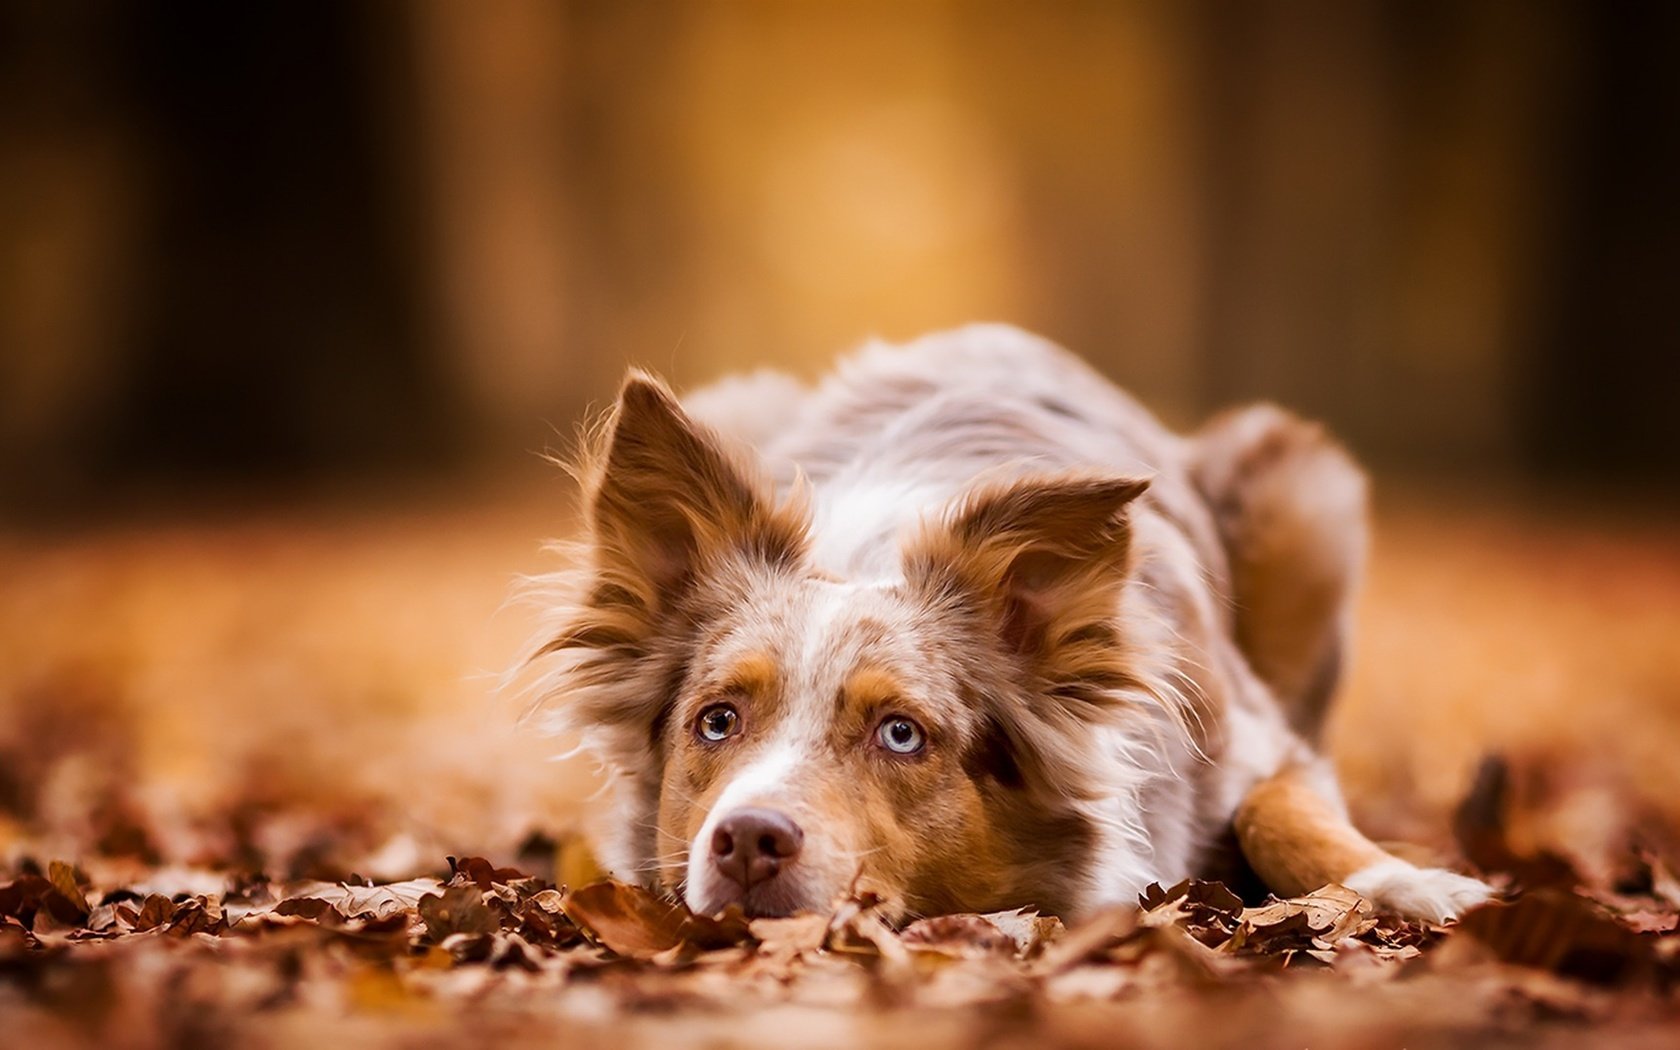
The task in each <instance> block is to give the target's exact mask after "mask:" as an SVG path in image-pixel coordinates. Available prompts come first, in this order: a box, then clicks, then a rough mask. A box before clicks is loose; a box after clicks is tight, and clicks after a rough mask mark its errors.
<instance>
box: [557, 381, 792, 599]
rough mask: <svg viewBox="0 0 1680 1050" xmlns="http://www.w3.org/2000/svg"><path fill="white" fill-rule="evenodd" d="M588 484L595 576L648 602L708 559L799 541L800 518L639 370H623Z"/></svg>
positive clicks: (784, 555)
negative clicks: (784, 510) (782, 508)
mask: <svg viewBox="0 0 1680 1050" xmlns="http://www.w3.org/2000/svg"><path fill="white" fill-rule="evenodd" d="M585 484H586V498H585V513H586V515H587V521H588V526H589V531H590V536H591V539H592V540H593V546H594V550H595V557H596V559H597V563H596V566H595V568H596V571H597V574H598V576H599V577H600V579H601V582H603V583H605V584H608V585H610V586H614V587H619V588H624V589H627V590H629V591H631V592H632V593H635V594H636V595H637V597H638V598H640V599H642V602H643V604H644V605H645V607H647V608H648V609H650V610H653V609H657V608H660V607H661V606H663V605H665V604H667V603H668V602H670V601H672V600H674V598H675V597H676V596H677V595H679V594H680V593H681V592H682V591H683V590H684V589H685V587H686V586H687V584H688V582H689V581H691V580H692V579H693V578H694V577H695V576H696V575H697V574H698V573H699V572H700V571H702V570H703V569H704V567H705V564H706V563H707V561H708V560H709V559H712V558H715V557H718V556H719V555H722V554H724V553H727V552H729V551H732V550H747V551H751V552H753V553H756V554H759V555H761V556H763V557H765V558H767V559H769V560H771V561H781V560H785V559H789V558H792V557H795V556H797V554H798V553H799V551H800V549H801V546H802V544H803V540H804V530H803V523H802V522H799V521H794V520H792V518H791V516H789V515H784V514H779V513H777V511H776V509H775V507H774V504H773V502H772V500H771V498H770V495H769V493H768V492H767V491H766V488H765V486H764V485H762V484H761V483H760V482H759V480H758V479H757V478H756V477H755V475H754V472H753V471H752V470H751V469H750V468H749V467H747V466H745V465H744V464H741V463H739V462H737V461H736V459H735V458H734V457H732V456H731V454H730V453H729V452H728V451H727V450H726V449H725V448H724V447H723V446H722V445H721V444H720V443H719V442H718V440H717V438H716V436H715V435H713V434H712V433H711V432H710V431H708V430H707V429H706V428H705V427H704V426H703V425H701V424H699V423H696V422H695V421H694V420H692V419H690V418H689V417H688V415H687V414H686V413H685V412H684V411H683V409H682V406H681V405H680V404H679V403H678V402H677V399H676V397H675V396H674V395H673V394H672V393H671V391H670V390H669V389H667V388H666V386H665V385H664V384H663V383H661V382H660V381H659V380H657V379H655V378H653V377H652V376H650V375H648V374H646V373H644V372H639V371H632V372H631V373H630V375H629V376H628V377H627V378H626V379H625V382H624V387H623V389H622V390H621V391H620V392H619V395H618V403H617V405H616V406H615V407H614V409H613V412H612V416H611V418H610V420H609V422H608V425H607V428H606V439H605V441H604V443H603V445H602V450H601V452H600V454H599V455H598V456H597V457H596V463H595V469H594V470H593V471H592V472H590V474H589V476H588V477H587V478H586V482H585Z"/></svg>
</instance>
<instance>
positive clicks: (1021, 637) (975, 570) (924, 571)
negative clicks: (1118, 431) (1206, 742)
mask: <svg viewBox="0 0 1680 1050" xmlns="http://www.w3.org/2000/svg"><path fill="white" fill-rule="evenodd" d="M1148 487H1149V480H1148V479H1147V478H1127V477H1088V476H1075V477H1048V478H1026V479H1022V480H1019V481H1014V482H1009V483H1005V484H1000V485H992V486H987V487H985V488H982V489H980V490H979V491H976V492H974V493H972V494H970V495H969V496H968V497H967V498H966V499H965V500H963V501H962V502H961V503H960V504H958V505H957V506H956V507H955V508H954V510H953V511H952V512H951V513H950V514H949V515H948V516H947V517H946V519H945V520H943V521H940V522H937V523H934V524H933V525H931V526H929V527H928V528H926V529H924V531H923V532H922V534H921V535H920V536H919V537H917V538H916V539H915V540H913V541H912V542H911V543H910V544H909V545H908V547H907V548H906V550H905V575H906V578H907V579H909V580H911V581H914V582H915V583H917V584H918V585H920V586H922V587H924V588H932V589H933V590H934V591H935V592H936V593H937V594H938V595H939V596H942V597H954V598H957V599H959V600H968V601H978V602H980V604H981V605H982V606H983V607H984V609H985V611H986V612H988V613H989V614H990V615H991V616H993V617H994V618H995V622H996V625H997V629H998V631H999V633H1000V635H1001V637H1002V639H1003V641H1004V642H1005V643H1006V644H1007V645H1008V646H1009V647H1010V648H1012V649H1014V650H1016V651H1017V652H1019V653H1021V654H1022V655H1023V656H1027V657H1029V658H1030V657H1050V656H1051V655H1052V654H1053V653H1054V651H1055V650H1056V649H1057V648H1059V647H1060V646H1061V645H1062V644H1063V643H1064V642H1067V641H1068V640H1069V638H1070V637H1071V636H1076V635H1078V634H1079V633H1080V632H1081V631H1082V630H1085V629H1086V628H1088V627H1089V626H1090V625H1092V624H1101V623H1106V622H1109V621H1111V620H1112V619H1113V617H1114V610H1115V602H1116V600H1117V598H1118V595H1119V589H1120V587H1121V585H1122V584H1123V583H1124V580H1125V569H1126V565H1127V559H1128V555H1129V552H1130V538H1131V532H1130V528H1129V526H1128V522H1127V519H1126V505H1127V504H1129V503H1130V502H1131V501H1132V500H1134V499H1136V498H1137V497H1138V496H1139V495H1140V494H1141V493H1142V492H1143V491H1144V490H1145V489H1147V488H1148Z"/></svg>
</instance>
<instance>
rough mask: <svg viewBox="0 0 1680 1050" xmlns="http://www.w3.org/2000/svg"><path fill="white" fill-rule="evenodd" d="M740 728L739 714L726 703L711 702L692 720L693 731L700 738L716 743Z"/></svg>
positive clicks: (732, 734)
mask: <svg viewBox="0 0 1680 1050" xmlns="http://www.w3.org/2000/svg"><path fill="white" fill-rule="evenodd" d="M740 730H741V716H740V715H738V714H736V713H735V709H734V708H733V707H730V706H729V705H728V704H713V705H712V706H711V707H708V708H706V709H705V710H704V711H702V712H700V717H699V718H698V719H696V720H695V722H694V732H695V733H697V734H698V735H699V737H700V739H702V740H706V741H710V742H711V743H714V744H715V743H717V742H718V741H720V740H727V739H729V738H730V737H732V736H734V735H735V734H736V733H738V732H740Z"/></svg>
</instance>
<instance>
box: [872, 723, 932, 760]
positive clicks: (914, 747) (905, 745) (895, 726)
mask: <svg viewBox="0 0 1680 1050" xmlns="http://www.w3.org/2000/svg"><path fill="white" fill-rule="evenodd" d="M875 739H877V740H879V741H880V742H881V746H882V747H884V748H886V749H887V750H888V751H891V752H892V753H893V754H895V755H914V754H915V753H917V752H918V751H920V750H921V749H922V748H923V747H924V746H926V743H927V738H926V736H925V735H924V734H923V733H922V727H921V726H919V725H917V724H916V723H915V722H913V721H911V720H910V719H908V718H905V717H904V716H903V715H893V716H892V717H891V718H888V719H887V720H886V721H884V722H882V723H881V727H880V728H879V729H877V730H875Z"/></svg>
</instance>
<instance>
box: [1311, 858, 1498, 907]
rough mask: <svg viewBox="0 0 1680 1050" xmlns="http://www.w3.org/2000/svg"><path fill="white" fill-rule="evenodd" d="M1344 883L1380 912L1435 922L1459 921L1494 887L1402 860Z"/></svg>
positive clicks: (1387, 862)
mask: <svg viewBox="0 0 1680 1050" xmlns="http://www.w3.org/2000/svg"><path fill="white" fill-rule="evenodd" d="M1342 884H1343V885H1345V886H1346V887H1347V888H1348V889H1350V890H1352V891H1354V892H1355V893H1357V894H1359V895H1360V896H1361V897H1364V898H1365V899H1366V900H1368V901H1370V902H1371V904H1372V905H1373V906H1374V907H1375V908H1376V909H1377V910H1378V911H1380V912H1393V913H1396V914H1399V915H1403V916H1405V917H1406V918H1408V919H1422V920H1424V921H1425V922H1432V923H1443V922H1447V921H1448V920H1450V919H1456V918H1458V917H1459V916H1460V915H1462V914H1463V913H1464V912H1466V911H1468V910H1470V909H1471V908H1474V907H1475V906H1476V905H1478V904H1480V903H1482V902H1483V901H1485V900H1487V899H1488V898H1490V897H1492V896H1493V888H1492V887H1491V886H1489V885H1488V884H1487V883H1485V882H1482V881H1481V880H1479V879H1472V878H1470V877H1469V876H1467V875H1459V874H1458V873H1456V872H1451V871H1448V870H1446V869H1445V868H1420V867H1418V866H1417V865H1415V864H1408V863H1406V862H1405V861H1403V860H1400V859H1398V858H1395V859H1391V860H1385V861H1381V862H1380V863H1377V864H1373V865H1371V866H1370V867H1368V868H1364V869H1361V870H1360V871H1357V872H1354V873H1353V874H1352V875H1349V876H1348V877H1347V878H1346V879H1343V880H1342Z"/></svg>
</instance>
